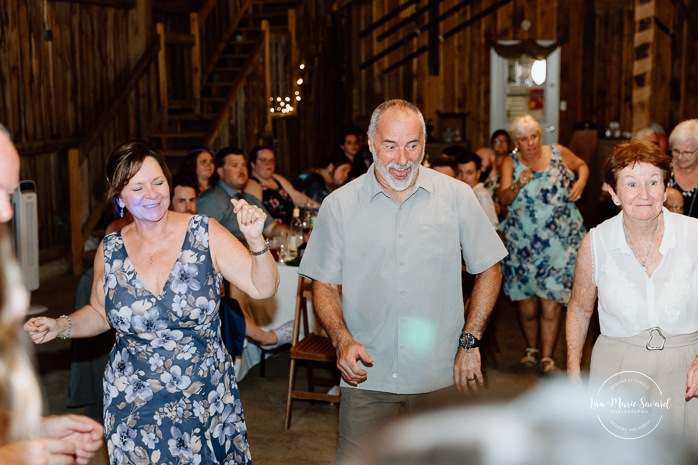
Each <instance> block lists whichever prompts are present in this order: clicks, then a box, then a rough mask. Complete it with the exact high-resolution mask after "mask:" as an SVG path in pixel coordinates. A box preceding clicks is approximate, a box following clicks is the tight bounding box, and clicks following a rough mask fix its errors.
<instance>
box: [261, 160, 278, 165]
mask: <svg viewBox="0 0 698 465" xmlns="http://www.w3.org/2000/svg"><path fill="white" fill-rule="evenodd" d="M257 163H261V164H263V165H273V164H274V163H276V160H274V159H273V158H257Z"/></svg>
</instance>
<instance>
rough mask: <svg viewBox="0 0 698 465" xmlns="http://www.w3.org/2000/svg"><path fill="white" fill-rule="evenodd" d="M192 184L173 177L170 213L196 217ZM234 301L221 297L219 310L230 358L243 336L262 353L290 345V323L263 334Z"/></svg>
mask: <svg viewBox="0 0 698 465" xmlns="http://www.w3.org/2000/svg"><path fill="white" fill-rule="evenodd" d="M192 184H193V183H192V182H191V180H190V179H187V178H186V177H183V176H175V177H174V178H173V179H172V202H171V203H170V209H171V210H172V211H175V212H178V213H188V214H190V215H195V214H196V212H197V206H196V187H195V186H194V185H192ZM233 300H234V299H230V298H226V297H224V298H223V299H222V302H221V309H220V312H221V333H222V336H223V342H224V343H225V346H226V349H228V352H229V353H230V355H232V356H233V357H236V356H238V355H241V354H242V337H236V335H238V334H239V335H242V334H244V335H245V336H246V337H247V338H249V339H251V340H252V341H254V342H255V343H257V344H259V345H260V346H261V347H262V349H265V350H271V349H275V348H276V347H279V346H282V345H284V344H288V343H289V342H291V338H292V337H293V320H291V321H288V322H286V323H284V324H283V325H281V326H279V327H278V328H275V329H272V330H271V331H266V330H264V329H262V328H260V327H259V325H257V323H255V321H254V320H253V319H252V317H250V316H249V315H248V314H247V313H245V312H244V311H242V309H241V308H240V305H239V304H237V302H231V301H233ZM235 323H238V324H235ZM240 326H241V327H240ZM232 341H237V343H235V344H234V345H235V347H233V344H232Z"/></svg>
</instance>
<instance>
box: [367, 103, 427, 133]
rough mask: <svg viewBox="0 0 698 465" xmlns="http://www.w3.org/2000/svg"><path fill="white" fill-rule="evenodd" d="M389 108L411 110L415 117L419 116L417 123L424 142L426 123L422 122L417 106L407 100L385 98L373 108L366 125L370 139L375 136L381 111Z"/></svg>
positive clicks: (381, 114) (422, 117) (422, 118)
mask: <svg viewBox="0 0 698 465" xmlns="http://www.w3.org/2000/svg"><path fill="white" fill-rule="evenodd" d="M391 108H395V109H398V110H402V111H411V112H413V113H414V114H416V115H417V118H419V124H420V126H421V127H422V138H423V139H424V143H425V144H426V141H427V125H426V124H425V123H424V116H423V115H422V112H421V111H419V108H417V106H416V105H415V104H413V103H410V102H408V101H407V100H401V99H393V100H386V101H385V102H383V103H381V104H380V105H378V106H377V107H376V109H375V110H373V114H372V115H371V122H370V124H369V125H368V137H370V138H371V140H373V138H374V137H375V136H376V131H377V130H378V123H379V122H380V119H381V116H383V113H385V112H386V110H389V109H391Z"/></svg>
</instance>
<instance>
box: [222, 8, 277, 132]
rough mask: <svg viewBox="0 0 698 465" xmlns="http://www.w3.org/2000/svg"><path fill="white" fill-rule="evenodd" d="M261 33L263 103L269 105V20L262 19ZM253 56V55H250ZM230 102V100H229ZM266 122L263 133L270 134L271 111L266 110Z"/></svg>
mask: <svg viewBox="0 0 698 465" xmlns="http://www.w3.org/2000/svg"><path fill="white" fill-rule="evenodd" d="M262 34H263V37H264V76H265V79H264V81H265V82H264V87H265V93H266V97H265V98H264V103H265V104H266V105H269V100H270V99H271V51H270V43H269V40H270V35H271V28H270V27H269V21H267V20H266V19H265V20H262ZM252 56H254V55H252ZM231 104H232V101H231ZM266 116H267V118H266V123H265V125H264V133H265V134H271V112H270V111H267V112H266Z"/></svg>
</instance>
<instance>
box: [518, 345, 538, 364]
mask: <svg viewBox="0 0 698 465" xmlns="http://www.w3.org/2000/svg"><path fill="white" fill-rule="evenodd" d="M538 354H539V351H538V349H536V348H534V347H526V349H525V350H524V356H523V358H522V359H521V365H523V366H525V367H526V368H533V367H534V366H536V365H538Z"/></svg>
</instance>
